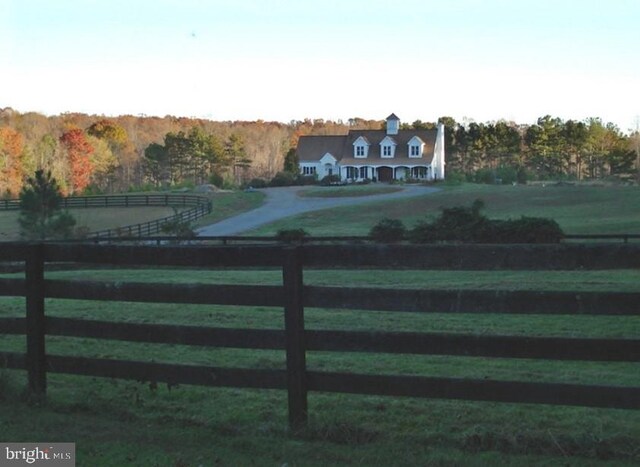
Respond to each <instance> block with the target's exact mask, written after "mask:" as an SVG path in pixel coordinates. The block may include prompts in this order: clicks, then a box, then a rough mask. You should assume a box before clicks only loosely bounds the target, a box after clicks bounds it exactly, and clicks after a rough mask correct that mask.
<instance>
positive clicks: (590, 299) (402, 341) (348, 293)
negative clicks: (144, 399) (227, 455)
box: [0, 243, 640, 429]
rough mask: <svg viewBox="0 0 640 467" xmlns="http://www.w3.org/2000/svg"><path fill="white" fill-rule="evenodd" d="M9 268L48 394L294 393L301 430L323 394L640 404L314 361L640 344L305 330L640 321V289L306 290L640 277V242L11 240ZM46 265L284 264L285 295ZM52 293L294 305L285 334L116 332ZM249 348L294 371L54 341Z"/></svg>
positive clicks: (546, 355)
mask: <svg viewBox="0 0 640 467" xmlns="http://www.w3.org/2000/svg"><path fill="white" fill-rule="evenodd" d="M0 261H25V262H26V270H25V271H26V272H25V279H24V280H23V279H0V295H4V296H26V318H3V319H0V334H3V333H4V334H25V335H26V339H27V351H26V354H21V353H16V352H0V362H3V363H4V366H6V367H7V368H12V369H26V370H27V372H28V380H29V389H30V391H32V392H33V393H35V394H39V395H44V394H45V392H46V383H47V381H46V375H47V373H48V372H54V373H69V374H77V375H90V376H103V377H111V378H126V379H134V380H142V381H155V382H167V383H170V384H178V383H182V384H196V385H206V386H227V387H242V388H271V389H286V390H287V393H288V407H289V422H290V425H291V427H292V429H297V428H300V427H302V426H304V425H305V424H306V421H307V412H308V411H307V394H308V392H310V391H323V392H339V393H355V394H375V395H389V396H412V397H426V398H446V399H463V400H476V401H501V402H518V403H542V404H558V405H578V406H589V407H609V408H623V409H640V387H626V386H625V387H623V386H609V385H605V386H603V385H587V384H565V383H538V382H522V381H495V380H486V379H482V380H480V379H465V378H443V377H429V376H393V375H369V374H366V375H365V374H354V373H344V372H324V371H309V370H307V368H306V355H307V352H313V351H333V352H369V353H401V354H420V355H463V356H469V357H499V358H503V357H504V358H530V359H545V360H582V361H605V362H639V361H640V339H635V338H634V339H609V338H570V337H566V338H565V337H563V338H560V337H522V336H489V335H466V334H449V333H420V332H378V331H376V332H365V331H358V332H356V331H332V330H306V329H305V325H304V309H305V307H317V308H340V309H354V310H384V311H395V312H420V313H433V312H438V313H461V312H464V313H519V314H531V313H534V314H579V315H598V314H599V315H629V316H638V315H639V314H640V306H638V304H639V303H640V293H629V292H607V293H601V292H580V293H575V292H558V291H491V290H457V291H455V290H454V291H452V290H392V289H379V288H347V287H319V286H309V285H304V283H303V270H304V268H305V267H319V268H335V267H340V268H351V269H357V268H389V269H396V268H400V267H401V268H411V269H432V270H433V269H435V270H505V269H506V270H567V271H570V270H590V269H594V270H595V269H637V268H640V245H634V244H628V245H625V244H612V245H589V244H584V245H580V244H560V245H509V246H507V245H491V246H490V245H433V246H428V247H425V246H416V245H394V246H387V245H308V246H289V247H288V246H268V245H266V246H265V245H263V246H193V245H189V246H152V245H143V246H132V245H77V244H24V243H14V244H4V245H3V248H2V249H1V250H0ZM47 262H76V263H93V264H110V265H115V266H129V265H136V266H140V265H143V266H148V267H157V266H178V267H208V268H210V267H278V268H281V269H282V285H280V286H242V285H206V284H186V285H185V284H148V283H121V282H113V283H110V282H94V281H82V282H80V283H79V282H78V281H65V280H50V279H45V277H44V271H45V264H46V263H47ZM45 298H66V299H82V300H106V301H132V302H162V303H190V304H219V305H245V306H272V307H282V308H283V310H284V324H285V326H284V331H281V330H258V329H227V328H214V327H195V326H173V325H158V324H132V323H115V322H105V321H95V320H82V319H70V318H54V317H47V316H46V313H45V301H44V299H45ZM46 335H54V336H74V337H88V338H99V339H112V340H125V341H135V342H148V343H170V344H183V345H198V346H211V347H235V348H249V349H284V350H285V351H286V370H267V369H247V368H217V367H210V366H196V365H187V364H184V365H176V364H166V363H155V362H154V363H151V362H140V361H133V360H113V359H105V358H86V357H81V356H74V357H69V356H59V355H51V354H48V353H46V351H45V336H46Z"/></svg>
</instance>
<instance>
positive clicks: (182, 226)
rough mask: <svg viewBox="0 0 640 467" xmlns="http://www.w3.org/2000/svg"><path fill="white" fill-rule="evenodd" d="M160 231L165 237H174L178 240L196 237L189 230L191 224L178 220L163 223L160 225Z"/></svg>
mask: <svg viewBox="0 0 640 467" xmlns="http://www.w3.org/2000/svg"><path fill="white" fill-rule="evenodd" d="M160 231H161V232H162V233H165V234H167V235H174V236H176V237H180V238H194V237H195V236H196V234H195V232H194V231H193V229H192V228H191V224H190V223H189V222H186V221H182V220H180V219H174V220H172V221H169V222H165V223H164V224H162V227H160Z"/></svg>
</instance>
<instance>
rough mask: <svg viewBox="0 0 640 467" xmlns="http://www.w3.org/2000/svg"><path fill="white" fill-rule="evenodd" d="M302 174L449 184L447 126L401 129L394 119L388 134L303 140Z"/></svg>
mask: <svg viewBox="0 0 640 467" xmlns="http://www.w3.org/2000/svg"><path fill="white" fill-rule="evenodd" d="M297 155H298V161H299V164H300V173H302V174H303V175H317V176H318V178H319V179H322V178H323V177H325V176H327V175H334V174H335V175H340V178H341V179H342V180H343V181H359V180H364V179H370V180H376V181H381V182H384V181H391V180H406V179H409V178H411V179H417V180H424V181H430V180H444V166H445V161H444V125H443V124H438V128H437V129H436V130H401V129H400V119H399V118H398V117H397V116H396V115H395V114H391V115H389V116H388V117H387V124H386V129H385V130H351V131H349V134H347V135H342V136H333V135H331V136H301V137H300V139H299V141H298V148H297Z"/></svg>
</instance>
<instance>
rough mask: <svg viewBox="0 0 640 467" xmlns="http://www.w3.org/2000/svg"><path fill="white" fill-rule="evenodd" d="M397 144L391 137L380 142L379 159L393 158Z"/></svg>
mask: <svg viewBox="0 0 640 467" xmlns="http://www.w3.org/2000/svg"><path fill="white" fill-rule="evenodd" d="M397 144H398V143H396V142H395V140H394V139H393V138H392V137H391V136H387V137H385V138H384V139H383V140H382V141H380V157H394V156H395V153H396V146H397Z"/></svg>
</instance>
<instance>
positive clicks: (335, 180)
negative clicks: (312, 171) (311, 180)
mask: <svg viewBox="0 0 640 467" xmlns="http://www.w3.org/2000/svg"><path fill="white" fill-rule="evenodd" d="M340 183H342V179H341V178H340V175H338V174H332V175H327V176H325V177H323V178H322V180H320V185H322V186H329V185H336V184H340Z"/></svg>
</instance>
